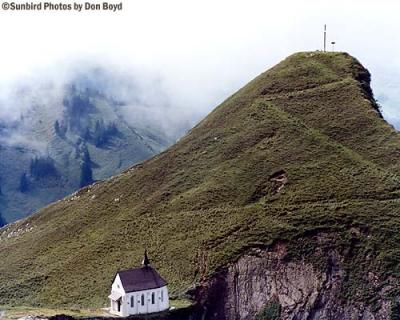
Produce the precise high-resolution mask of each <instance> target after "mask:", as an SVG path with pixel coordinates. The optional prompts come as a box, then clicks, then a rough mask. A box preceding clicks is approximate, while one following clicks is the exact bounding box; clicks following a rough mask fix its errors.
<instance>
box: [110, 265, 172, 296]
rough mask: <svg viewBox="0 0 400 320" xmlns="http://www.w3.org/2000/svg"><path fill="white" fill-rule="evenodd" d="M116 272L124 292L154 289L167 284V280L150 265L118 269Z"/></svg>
mask: <svg viewBox="0 0 400 320" xmlns="http://www.w3.org/2000/svg"><path fill="white" fill-rule="evenodd" d="M117 274H118V275H119V277H120V279H121V282H122V286H123V287H124V290H125V292H133V291H141V290H148V289H156V288H161V287H163V286H165V285H167V281H165V280H164V279H163V278H161V276H160V275H159V274H158V273H157V271H156V270H154V269H153V268H152V267H150V266H147V267H142V268H135V269H129V270H123V271H118V272H117Z"/></svg>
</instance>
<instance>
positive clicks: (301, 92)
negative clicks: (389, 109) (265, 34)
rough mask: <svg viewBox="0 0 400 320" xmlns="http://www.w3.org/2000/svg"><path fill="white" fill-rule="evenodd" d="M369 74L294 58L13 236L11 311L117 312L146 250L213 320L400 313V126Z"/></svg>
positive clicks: (6, 235) (15, 229) (3, 293)
mask: <svg viewBox="0 0 400 320" xmlns="http://www.w3.org/2000/svg"><path fill="white" fill-rule="evenodd" d="M370 80H371V79H370V74H369V72H368V71H367V70H366V69H365V68H364V67H363V66H362V65H361V64H360V63H359V62H358V61H357V60H356V59H355V58H353V57H351V56H350V55H348V54H346V53H323V52H303V53H297V54H294V55H292V56H290V57H288V58H286V59H285V60H283V61H282V62H280V63H279V64H277V65H276V66H274V67H273V68H271V69H270V70H268V71H266V72H265V73H263V74H261V75H260V76H258V77H257V78H256V79H254V80H253V81H251V82H250V83H249V84H248V85H246V86H245V87H243V88H242V89H240V90H239V91H238V92H237V93H235V94H234V95H232V96H231V97H229V98H228V99H227V100H226V101H225V102H223V103H222V104H221V105H220V106H218V107H217V108H216V109H215V110H214V111H212V112H211V113H210V114H209V115H208V116H207V117H206V118H205V119H204V120H202V121H201V122H200V123H199V124H198V125H197V126H195V127H194V128H193V129H192V130H191V131H190V132H189V133H188V134H187V135H186V136H184V137H183V138H182V139H180V140H179V141H178V142H177V143H176V144H174V145H173V146H171V147H169V148H168V149H167V150H166V151H164V152H162V153H160V154H159V155H157V156H154V157H153V158H151V159H149V160H147V161H145V162H143V163H141V164H139V165H136V166H134V167H132V168H130V169H128V170H126V171H124V172H122V173H121V174H119V175H117V176H115V177H113V178H111V179H109V180H106V181H104V182H100V183H96V184H93V185H90V186H88V187H86V188H83V189H81V190H80V191H79V192H76V193H74V194H73V195H71V196H70V197H67V198H65V199H63V200H61V201H58V202H56V203H54V204H52V205H50V206H48V207H46V208H45V209H43V210H40V211H39V212H38V213H36V214H34V215H32V216H30V217H29V218H27V219H24V220H22V221H19V222H17V223H14V224H11V225H9V226H7V227H5V228H3V229H0V254H1V256H2V259H1V260H0V304H33V305H46V306H51V305H62V306H66V305H68V306H75V307H76V306H94V305H99V306H100V305H105V304H106V303H107V295H108V291H109V286H110V281H111V280H112V277H113V275H114V274H115V271H116V270H118V269H124V268H128V267H132V266H135V265H137V264H138V263H139V261H140V257H141V255H142V253H143V249H144V248H147V249H148V252H149V255H150V258H151V260H152V262H153V264H154V266H155V267H156V268H157V269H158V270H159V272H160V274H162V275H163V277H165V278H166V279H167V280H168V282H169V287H170V290H171V292H172V294H173V295H174V294H175V295H179V294H183V293H184V292H186V291H187V290H189V293H190V294H192V296H193V297H194V299H196V300H197V302H198V303H199V304H200V305H201V306H203V307H204V308H205V309H204V312H205V314H204V316H205V318H206V319H254V318H257V319H263V318H266V319H268V317H267V316H268V314H271V313H275V314H280V316H281V318H282V319H294V318H296V319H352V318H354V317H357V318H358V319H388V318H389V316H393V317H394V316H396V314H398V312H399V298H400V297H399V288H400V286H399V274H400V236H399V233H398V230H399V228H400V210H399V208H400V207H399V204H400V202H399V196H400V179H399V174H400V162H399V161H398V156H399V152H400V135H399V134H398V133H397V132H396V131H395V130H394V128H393V127H392V126H390V125H389V124H388V123H386V122H385V121H384V119H383V118H382V116H381V113H380V110H379V105H378V104H377V103H376V101H375V100H374V97H373V94H372V90H371V88H370ZM88 292H90V294H88Z"/></svg>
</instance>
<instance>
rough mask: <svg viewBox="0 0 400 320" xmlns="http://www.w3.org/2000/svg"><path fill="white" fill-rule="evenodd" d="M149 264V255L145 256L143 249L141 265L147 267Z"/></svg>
mask: <svg viewBox="0 0 400 320" xmlns="http://www.w3.org/2000/svg"><path fill="white" fill-rule="evenodd" d="M149 265H150V260H149V257H148V256H147V249H145V250H144V256H143V260H142V266H143V267H148V266H149Z"/></svg>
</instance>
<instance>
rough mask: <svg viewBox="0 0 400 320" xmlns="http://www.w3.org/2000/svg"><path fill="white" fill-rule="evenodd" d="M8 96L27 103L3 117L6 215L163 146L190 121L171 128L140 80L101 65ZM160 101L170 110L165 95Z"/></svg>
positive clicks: (1, 205)
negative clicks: (158, 114) (138, 83)
mask: <svg viewBox="0 0 400 320" xmlns="http://www.w3.org/2000/svg"><path fill="white" fill-rule="evenodd" d="M154 92H157V89H154ZM160 95H161V92H160ZM8 103H9V104H11V105H12V104H13V103H14V104H16V105H17V106H18V107H19V108H20V109H21V110H23V111H21V113H20V114H19V115H18V117H14V118H13V119H11V120H1V119H0V121H1V122H0V157H1V162H0V187H1V194H0V212H1V213H2V217H3V220H0V221H3V223H4V220H5V221H7V222H12V221H15V220H17V219H20V218H23V217H25V216H27V215H28V214H30V213H32V212H34V211H36V210H37V209H39V208H42V207H44V206H45V205H47V204H49V203H51V202H53V201H56V200H58V199H61V198H62V197H64V196H66V195H67V194H70V193H72V192H74V191H75V190H77V189H79V188H80V187H83V186H86V185H88V184H91V183H93V182H94V181H97V180H103V179H106V178H108V177H110V176H112V175H114V174H117V173H119V172H121V171H122V170H124V169H126V168H128V167H129V166H131V165H132V164H135V163H137V162H140V161H143V160H144V159H147V158H149V157H150V156H152V155H155V154H157V153H159V152H160V151H162V150H163V149H165V148H166V147H167V146H168V145H170V144H171V143H172V142H174V141H175V140H176V139H177V137H178V136H179V135H180V134H181V133H183V132H184V131H185V129H187V128H184V127H182V128H174V130H175V131H173V130H170V131H173V132H172V133H171V132H166V130H165V128H163V127H161V126H160V124H159V122H157V119H155V118H156V117H155V116H154V121H151V118H152V115H151V113H152V112H153V109H154V108H155V106H152V107H153V109H152V108H151V106H149V107H148V108H146V104H147V103H148V102H147V101H146V100H144V99H143V97H142V92H141V90H140V88H139V87H137V86H136V85H135V83H133V82H131V81H129V79H125V78H123V77H120V76H119V75H114V74H113V73H111V72H107V71H105V70H104V69H101V68H91V69H87V70H83V71H81V72H80V73H77V74H75V75H74V76H73V77H71V78H70V79H69V80H68V81H66V82H65V83H62V84H54V83H53V82H51V81H47V82H46V79H44V80H43V83H41V84H40V85H38V84H35V83H28V84H24V85H20V86H19V87H17V90H16V91H15V93H14V94H13V95H11V96H10V97H9V100H7V101H3V104H8ZM163 103H164V105H162V104H163ZM160 104H161V105H159V106H156V107H158V108H159V109H160V110H163V108H164V111H165V113H167V112H168V108H167V105H168V100H164V101H162V100H160ZM142 119H147V120H142Z"/></svg>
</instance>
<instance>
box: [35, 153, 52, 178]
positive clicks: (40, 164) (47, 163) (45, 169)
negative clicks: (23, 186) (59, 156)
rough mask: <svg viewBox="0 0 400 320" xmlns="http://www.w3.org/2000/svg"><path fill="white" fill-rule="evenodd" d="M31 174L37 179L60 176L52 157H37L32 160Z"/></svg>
mask: <svg viewBox="0 0 400 320" xmlns="http://www.w3.org/2000/svg"><path fill="white" fill-rule="evenodd" d="M29 173H30V174H31V176H32V177H34V178H36V179H38V178H44V177H57V176H58V172H57V169H56V167H55V165H54V161H53V159H51V158H50V157H36V158H34V159H32V160H31V164H30V166H29Z"/></svg>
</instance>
